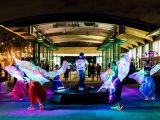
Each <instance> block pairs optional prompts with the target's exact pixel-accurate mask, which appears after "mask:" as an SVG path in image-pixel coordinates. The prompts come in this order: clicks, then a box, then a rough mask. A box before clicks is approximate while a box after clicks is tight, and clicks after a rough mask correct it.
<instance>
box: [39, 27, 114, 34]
mask: <svg viewBox="0 0 160 120" xmlns="http://www.w3.org/2000/svg"><path fill="white" fill-rule="evenodd" d="M37 31H41V32H42V33H43V34H49V33H57V32H62V33H65V32H77V31H83V32H88V31H89V32H100V33H106V34H111V33H112V31H111V30H105V29H101V28H91V27H90V28H81V27H78V28H75V27H58V28H53V27H51V28H43V29H40V28H37Z"/></svg>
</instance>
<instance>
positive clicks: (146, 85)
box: [129, 60, 160, 100]
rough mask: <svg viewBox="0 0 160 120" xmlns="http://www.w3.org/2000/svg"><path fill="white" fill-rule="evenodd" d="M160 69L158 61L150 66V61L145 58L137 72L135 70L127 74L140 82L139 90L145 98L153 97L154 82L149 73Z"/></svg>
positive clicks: (151, 98) (150, 98)
mask: <svg viewBox="0 0 160 120" xmlns="http://www.w3.org/2000/svg"><path fill="white" fill-rule="evenodd" d="M159 70H160V63H158V64H157V65H155V66H153V67H152V66H151V61H150V60H146V64H145V66H144V69H142V70H140V71H139V72H135V73H133V74H131V75H130V76H129V78H133V79H135V80H136V81H137V82H138V83H139V84H140V88H139V90H140V92H141V93H142V94H143V95H144V97H145V98H144V99H145V100H154V99H155V83H154V80H153V78H152V76H151V75H153V74H154V73H156V72H158V71H159Z"/></svg>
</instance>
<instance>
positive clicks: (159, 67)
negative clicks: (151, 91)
mask: <svg viewBox="0 0 160 120" xmlns="http://www.w3.org/2000/svg"><path fill="white" fill-rule="evenodd" d="M159 70H160V63H158V64H157V65H156V66H154V67H153V68H152V69H151V71H150V75H153V74H154V73H156V72H158V71H159Z"/></svg>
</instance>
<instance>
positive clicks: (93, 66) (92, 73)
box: [91, 63, 96, 81]
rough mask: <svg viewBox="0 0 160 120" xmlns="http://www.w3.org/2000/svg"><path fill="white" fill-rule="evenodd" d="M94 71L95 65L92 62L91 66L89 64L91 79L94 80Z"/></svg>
mask: <svg viewBox="0 0 160 120" xmlns="http://www.w3.org/2000/svg"><path fill="white" fill-rule="evenodd" d="M95 71H96V68H95V65H94V63H92V66H91V78H92V81H94V76H95Z"/></svg>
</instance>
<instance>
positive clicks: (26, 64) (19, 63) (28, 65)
mask: <svg viewBox="0 0 160 120" xmlns="http://www.w3.org/2000/svg"><path fill="white" fill-rule="evenodd" d="M14 59H15V62H16V65H17V66H21V67H23V68H25V69H33V67H34V64H33V63H31V62H29V61H25V60H18V59H16V58H14Z"/></svg>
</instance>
